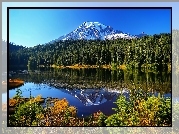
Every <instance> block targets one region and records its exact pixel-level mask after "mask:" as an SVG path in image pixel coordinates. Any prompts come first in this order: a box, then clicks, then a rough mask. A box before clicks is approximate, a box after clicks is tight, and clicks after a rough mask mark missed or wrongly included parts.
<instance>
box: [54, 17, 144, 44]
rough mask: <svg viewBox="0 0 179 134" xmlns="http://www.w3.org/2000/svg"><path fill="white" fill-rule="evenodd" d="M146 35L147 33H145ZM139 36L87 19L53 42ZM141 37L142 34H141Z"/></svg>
mask: <svg viewBox="0 0 179 134" xmlns="http://www.w3.org/2000/svg"><path fill="white" fill-rule="evenodd" d="M144 35H145V34H144ZM137 37H138V36H133V35H130V34H128V33H124V32H122V31H119V30H114V29H113V28H112V27H111V26H106V25H104V24H102V23H100V22H90V21H86V22H84V23H82V24H81V25H80V26H79V27H78V28H76V29H75V30H74V31H72V32H70V33H69V34H66V35H63V36H61V37H59V38H58V39H56V40H52V41H51V43H53V42H54V41H58V40H71V39H72V40H78V39H85V40H94V39H100V40H105V39H108V40H111V39H116V38H125V39H132V38H137ZM140 37H141V35H140Z"/></svg>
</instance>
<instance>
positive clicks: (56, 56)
mask: <svg viewBox="0 0 179 134" xmlns="http://www.w3.org/2000/svg"><path fill="white" fill-rule="evenodd" d="M171 45H172V37H171V34H169V33H161V34H155V35H152V36H144V37H142V38H136V39H121V38H119V39H115V40H66V41H56V42H54V43H47V44H45V45H40V44H39V45H36V46H34V47H30V48H27V47H23V46H17V45H14V44H13V43H11V42H10V43H9V65H10V66H11V65H12V66H18V65H24V66H27V65H28V66H30V67H32V68H34V67H39V66H42V65H43V66H45V67H47V66H50V65H56V66H71V65H75V64H79V65H98V66H101V65H111V66H119V65H126V66H127V68H141V67H144V68H145V67H146V68H149V69H167V68H168V66H169V65H171V61H172V60H171V53H172V49H171V47H172V46H171Z"/></svg>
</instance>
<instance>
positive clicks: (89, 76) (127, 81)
mask: <svg viewBox="0 0 179 134" xmlns="http://www.w3.org/2000/svg"><path fill="white" fill-rule="evenodd" d="M13 71H16V72H17V70H13ZM12 77H14V78H21V79H23V80H25V84H24V85H23V86H21V87H19V88H20V89H21V90H22V96H24V97H29V96H30V91H31V95H32V96H34V97H35V96H37V95H42V97H43V98H46V97H53V98H59V99H62V98H66V99H67V100H68V102H69V104H70V105H73V106H75V107H77V109H78V116H88V115H90V114H92V113H94V112H97V111H99V110H100V111H102V112H103V113H105V114H107V115H110V114H112V113H114V110H112V108H115V107H116V105H115V103H114V102H115V101H116V99H117V97H118V95H119V94H120V93H121V92H123V93H124V95H125V96H127V97H128V95H129V94H128V90H127V89H129V88H132V87H133V86H134V85H136V87H138V88H140V89H143V90H147V91H149V90H150V91H152V89H153V92H155V94H157V93H159V92H160V93H161V94H164V96H166V97H170V96H171V73H168V72H161V73H159V72H148V73H146V72H142V71H136V70H134V71H130V72H127V71H122V70H114V71H112V70H108V69H79V70H74V69H40V70H37V71H34V70H33V71H29V73H28V74H21V72H20V71H19V73H17V74H13V76H12ZM16 90H17V88H15V89H12V90H10V91H9V97H10V98H11V97H13V96H14V95H15V94H16ZM4 95H5V94H4Z"/></svg>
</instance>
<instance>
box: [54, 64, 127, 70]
mask: <svg viewBox="0 0 179 134" xmlns="http://www.w3.org/2000/svg"><path fill="white" fill-rule="evenodd" d="M51 67H52V68H71V69H83V68H85V69H88V68H104V69H112V66H111V65H101V66H98V65H80V64H75V65H71V66H57V65H51ZM116 68H117V69H122V70H125V69H127V67H126V65H120V66H118V67H116Z"/></svg>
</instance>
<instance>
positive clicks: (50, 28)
mask: <svg viewBox="0 0 179 134" xmlns="http://www.w3.org/2000/svg"><path fill="white" fill-rule="evenodd" d="M9 15H10V16H9V39H10V41H11V42H14V43H16V44H18V45H23V46H27V47H30V46H35V45H38V44H43V43H47V42H49V41H50V40H53V39H56V38H58V37H60V36H62V35H64V34H67V33H69V32H71V31H73V30H75V29H76V28H77V27H78V26H79V25H81V24H82V23H83V22H84V21H98V22H101V23H103V24H104V25H110V26H111V27H113V28H114V29H116V30H121V31H123V32H126V33H130V34H140V33H141V32H145V33H146V34H158V33H163V32H170V30H171V19H170V17H171V13H170V10H167V9H160V10H157V9H120V10H119V9H110V10H109V9H96V10H95V9H71V10H70V9H66V10H65V9H11V10H10V14H9Z"/></svg>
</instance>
